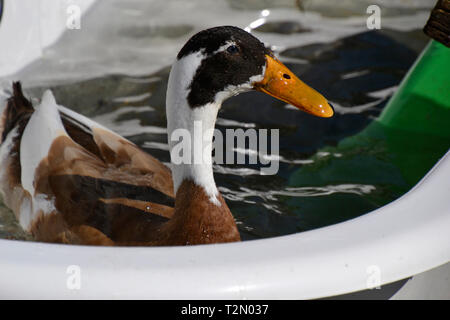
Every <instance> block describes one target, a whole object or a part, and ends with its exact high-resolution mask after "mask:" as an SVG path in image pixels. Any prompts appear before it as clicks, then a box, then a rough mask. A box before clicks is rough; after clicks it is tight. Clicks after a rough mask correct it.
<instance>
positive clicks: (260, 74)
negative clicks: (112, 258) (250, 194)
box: [0, 26, 334, 246]
mask: <svg viewBox="0 0 450 320" xmlns="http://www.w3.org/2000/svg"><path fill="white" fill-rule="evenodd" d="M250 90H256V91H260V92H263V93H265V94H268V95H271V96H273V97H274V98H277V99H279V100H282V101H284V102H285V103H287V104H290V105H293V106H295V107H297V108H298V109H300V110H302V111H304V112H307V113H310V114H312V115H315V116H318V117H323V118H327V117H331V116H332V115H333V113H334V111H333V108H332V106H331V104H330V103H328V101H327V99H326V98H325V97H323V96H322V95H321V94H320V93H318V92H317V91H316V90H314V89H313V88H311V87H309V86H308V85H307V84H305V83H304V82H302V81H301V80H300V79H299V78H298V77H297V76H296V75H295V74H294V73H293V72H292V71H290V70H289V69H288V68H287V67H286V66H285V65H284V64H283V63H282V62H280V60H279V59H278V58H277V57H276V56H275V54H274V53H273V51H272V50H270V49H269V48H268V47H266V46H265V45H264V43H262V42H261V41H260V40H258V39H257V38H256V37H255V36H254V35H252V34H251V33H249V32H247V31H245V30H243V29H240V28H238V27H234V26H219V27H214V28H209V29H206V30H203V31H200V32H198V33H196V34H195V35H193V36H192V37H191V38H190V39H189V40H188V41H187V42H186V43H185V45H184V46H183V47H182V48H181V50H180V51H179V53H178V55H177V56H176V59H175V61H174V63H173V65H172V68H171V71H170V75H169V79H168V86H167V95H166V116H167V131H168V141H169V150H170V151H171V160H172V161H171V162H172V163H171V165H170V168H169V166H167V165H165V164H163V163H162V162H160V161H159V160H158V159H156V158H155V157H153V156H152V155H150V154H149V153H147V152H145V151H143V150H141V149H140V148H139V147H138V146H137V145H136V144H134V143H132V142H130V141H129V140H127V139H125V138H124V137H122V136H120V135H118V134H116V133H115V132H113V131H111V130H109V129H108V128H106V127H104V126H102V125H101V124H99V123H97V122H95V121H93V120H91V119H89V118H87V117H85V116H83V115H81V114H79V113H76V112H74V111H73V110H71V109H70V108H67V107H65V106H62V105H59V104H58V103H57V102H56V100H55V97H54V95H53V94H52V92H51V91H50V90H47V91H45V92H44V94H43V95H42V98H41V99H40V101H38V103H34V105H33V103H32V102H31V100H30V99H29V98H27V97H25V95H24V92H23V90H22V85H21V83H20V82H13V83H12V91H11V94H10V96H9V97H8V99H7V100H6V101H5V103H4V106H3V110H2V114H1V118H0V137H1V145H0V192H1V194H2V196H3V201H4V203H5V205H6V206H8V207H9V208H10V209H11V210H12V211H13V212H14V215H15V217H16V219H17V221H18V223H19V224H20V226H21V227H22V228H23V229H24V231H26V232H27V233H28V234H30V235H31V236H32V238H33V239H34V240H35V241H40V242H49V243H61V244H75V245H103V246H177V245H198V244H212V243H226V242H235V241H240V234H239V231H238V228H237V226H236V222H235V219H234V217H233V215H232V213H231V211H230V209H229V208H228V206H227V204H226V202H225V200H224V198H223V197H222V195H221V194H220V192H219V190H218V188H217V186H216V183H215V181H214V175H213V169H212V161H211V157H212V155H211V154H212V139H213V133H212V132H213V129H214V126H215V122H216V118H217V114H218V111H219V110H220V108H221V106H222V103H223V102H224V101H225V100H226V99H228V98H230V97H232V96H235V95H237V94H240V93H243V92H247V91H250ZM242 112H245V111H244V110H242ZM196 123H200V124H201V125H202V126H201V133H202V134H201V135H195V134H193V133H194V129H195V125H196ZM179 130H185V131H186V132H188V133H191V134H192V137H193V138H192V141H190V142H189V143H187V144H184V147H185V148H187V150H185V149H183V153H184V152H186V154H190V157H191V158H189V159H190V160H192V159H193V157H194V156H195V153H196V152H197V153H198V152H199V151H198V150H197V149H196V148H195V147H194V146H195V145H196V144H197V143H198V142H199V141H198V140H199V139H202V141H203V142H204V143H205V145H204V149H203V158H202V161H200V162H198V161H197V162H194V161H184V162H179V161H178V162H176V163H174V161H173V158H174V154H173V151H174V150H175V149H177V146H179V145H178V144H177V140H176V139H173V135H174V133H175V132H177V131H179ZM200 152H201V151H200Z"/></svg>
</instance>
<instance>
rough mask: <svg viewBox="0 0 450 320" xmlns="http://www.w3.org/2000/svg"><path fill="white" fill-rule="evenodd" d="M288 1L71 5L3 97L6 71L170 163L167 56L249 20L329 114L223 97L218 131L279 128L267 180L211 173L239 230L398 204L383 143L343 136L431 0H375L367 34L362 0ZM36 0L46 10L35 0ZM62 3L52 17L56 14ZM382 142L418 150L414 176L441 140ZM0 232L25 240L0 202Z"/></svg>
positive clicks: (373, 111)
mask: <svg viewBox="0 0 450 320" xmlns="http://www.w3.org/2000/svg"><path fill="white" fill-rule="evenodd" d="M293 3H294V2H292V3H288V1H272V2H270V3H266V2H265V5H267V8H265V9H262V8H260V7H259V6H258V5H256V3H255V2H254V1H242V2H239V3H238V2H235V1H231V0H230V1H217V2H216V4H215V6H210V5H207V3H206V2H205V1H201V0H195V1H190V2H189V5H183V6H180V2H178V1H173V2H170V3H168V2H166V1H152V2H151V3H149V2H146V1H130V2H127V3H124V2H123V1H101V2H97V3H95V4H94V5H93V6H92V9H90V10H88V11H86V12H85V13H84V16H83V18H82V20H81V29H80V30H66V31H65V32H64V33H63V34H62V36H61V37H60V38H59V39H58V40H57V41H56V42H55V43H54V44H52V45H50V46H46V45H45V44H46V43H43V44H41V46H40V47H39V48H40V50H41V55H40V56H39V58H38V59H36V60H35V61H33V62H31V63H29V64H28V65H27V66H26V67H25V68H23V69H20V70H18V71H17V72H16V73H15V74H13V75H7V76H4V77H3V78H1V79H0V84H1V88H3V90H4V92H3V96H5V95H6V94H7V93H6V91H7V90H9V88H10V81H11V80H12V79H20V80H22V82H23V84H24V85H25V87H26V93H27V94H28V95H29V96H30V97H32V98H33V99H34V100H35V101H36V100H37V99H38V98H39V97H40V96H41V94H42V92H43V90H45V89H47V88H49V87H50V88H52V90H53V91H54V93H55V96H56V99H57V101H58V103H59V104H62V105H65V106H67V107H69V108H72V109H74V110H75V111H78V112H80V113H82V114H85V115H87V116H89V117H91V118H93V119H94V120H96V121H98V122H100V123H101V124H103V125H105V126H107V127H109V128H111V129H113V130H115V131H116V132H118V133H119V134H122V135H124V136H125V137H126V138H128V139H130V140H131V141H133V142H135V143H136V144H137V145H139V146H140V147H142V148H143V149H144V150H146V151H148V152H150V153H151V154H152V155H154V156H156V157H157V158H158V159H160V160H162V161H164V162H169V153H168V151H167V148H168V146H167V137H166V118H165V91H166V82H167V77H168V73H169V69H170V64H171V62H172V61H173V59H174V57H175V55H176V52H177V51H178V50H179V48H180V46H181V45H182V44H183V43H184V42H185V41H186V40H187V38H188V37H189V36H190V35H192V34H193V33H194V32H196V31H198V30H201V29H203V28H206V27H210V26H213V25H221V24H234V25H238V26H240V27H248V28H250V29H251V30H252V32H253V33H254V34H255V35H256V36H258V37H259V38H261V39H262V40H263V41H265V42H266V43H267V44H268V45H271V46H272V48H273V49H274V50H275V51H276V52H277V53H278V54H279V55H280V58H281V59H282V60H283V61H284V62H285V63H286V64H287V65H288V67H289V68H291V69H292V70H293V71H294V72H295V73H296V74H299V75H300V77H301V78H302V79H303V80H304V81H305V82H306V83H308V84H310V85H311V86H312V87H314V88H316V89H317V90H318V91H320V92H322V93H324V95H325V96H326V97H327V98H329V99H330V100H331V101H332V103H333V105H334V106H335V108H336V116H335V117H334V118H332V119H318V118H314V117H312V116H309V115H307V114H304V113H302V112H298V111H297V110H292V109H291V108H290V107H289V106H287V105H285V104H284V103H282V102H279V101H276V100H274V99H272V98H271V97H268V96H265V95H263V94H260V93H247V94H242V95H240V96H238V97H235V98H233V99H230V100H228V101H227V102H226V103H225V104H224V106H223V108H222V110H221V112H220V114H219V119H218V121H217V128H218V129H219V130H221V131H222V132H224V131H225V130H226V129H228V128H232V129H238V128H242V129H247V128H255V129H280V156H281V158H280V168H279V171H278V173H277V174H276V175H275V176H263V175H261V174H260V171H259V170H260V168H261V166H259V165H215V167H214V170H215V179H216V182H217V184H218V186H219V189H220V191H221V193H222V194H223V195H224V197H225V198H226V201H227V203H228V205H229V207H230V209H231V211H232V212H233V214H234V216H235V218H236V220H237V223H238V227H239V230H240V233H241V236H242V238H243V239H244V240H251V239H260V238H268V237H275V236H280V235H286V234H293V233H297V232H302V231H307V230H312V229H315V228H320V227H323V226H327V225H332V224H335V223H338V222H341V221H345V220H348V219H351V218H354V217H357V216H359V215H362V214H365V213H367V212H370V211H372V210H374V209H376V208H379V207H381V206H383V205H385V204H387V203H389V202H391V201H393V200H395V199H397V198H398V197H400V196H401V195H402V194H404V193H405V192H406V191H408V190H409V189H410V188H411V187H412V186H413V185H414V184H415V183H416V182H417V180H418V179H416V180H415V181H411V180H408V179H407V178H406V177H405V175H404V173H403V172H402V171H401V170H400V168H399V167H398V166H396V165H395V163H394V162H393V161H392V157H393V155H392V153H391V152H390V151H389V149H388V148H387V144H386V140H385V139H384V138H380V139H364V140H363V141H362V143H359V144H357V145H351V146H349V145H348V144H346V141H347V140H346V139H347V138H348V137H352V136H354V135H355V134H357V133H359V132H361V131H362V130H364V128H367V126H368V125H369V124H371V123H373V119H374V118H375V117H377V116H378V115H379V114H380V112H381V111H382V110H383V108H384V106H385V104H386V102H387V101H388V99H389V98H390V96H391V95H392V93H393V92H394V91H395V90H396V88H397V85H398V84H399V82H400V81H401V79H402V78H403V76H404V75H405V74H406V72H407V70H408V69H409V68H410V67H411V65H412V64H413V62H414V60H415V59H416V58H417V56H418V54H419V53H420V51H421V50H422V49H423V48H424V46H425V45H426V43H427V38H426V37H425V36H424V35H423V34H422V32H421V30H420V28H421V27H422V25H423V24H424V23H425V21H426V18H427V16H428V10H429V8H430V7H431V6H432V5H433V3H432V1H430V2H429V3H425V4H424V3H420V4H418V3H416V2H414V1H411V2H410V3H408V5H404V4H400V3H397V4H396V5H394V6H392V7H386V8H385V7H383V20H382V21H383V28H382V29H381V30H367V27H366V16H367V14H366V12H365V9H364V8H363V5H364V4H365V2H364V1H363V2H362V4H361V3H359V2H347V1H344V2H342V3H341V2H340V4H339V5H337V4H336V5H335V6H334V7H332V8H329V9H330V10H325V9H324V8H325V7H326V6H324V5H318V2H315V4H311V5H306V6H305V8H303V9H302V10H303V11H302V10H299V9H298V8H296V7H292V4H293ZM41 5H42V6H43V7H45V1H44V2H43V3H42V4H41ZM380 6H383V4H382V3H381V2H380ZM49 8H52V9H54V7H53V6H51V7H49ZM62 9H64V8H63V7H61V8H59V9H58V10H56V11H57V12H60V14H61V12H62V14H65V12H64V10H62ZM331 9H332V10H331ZM363 9H364V10H363ZM61 10H62V11H61ZM180 10H181V11H182V12H183V14H181V12H180ZM156 12H158V14H156ZM185 12H189V13H190V14H189V15H187V14H185ZM345 12H347V13H345ZM30 14H31V13H30ZM54 15H55V17H56V18H58V19H59V20H58V19H56V21H60V20H61V16H60V15H58V14H54ZM111 16H115V17H116V18H115V19H110V17H111ZM62 17H65V15H63V16H62ZM199 17H201V18H202V19H199ZM50 18H51V16H47V18H46V19H45V21H49V20H51V19H50ZM36 19H37V18H36ZM41 19H43V18H41ZM47 23H49V22H47ZM56 26H58V23H54V24H53V27H52V28H50V29H52V30H53V29H57V27H56ZM48 29H49V28H43V27H42V28H38V29H36V30H34V32H38V33H39V32H41V33H45V32H46V30H48ZM0 31H1V28H0ZM56 34H58V33H57V32H53V33H52V35H51V36H50V35H46V36H44V37H43V39H51V38H54V37H55V35H56ZM35 38H36V37H34V36H31V39H35ZM37 38H39V37H37ZM30 41H31V40H30ZM24 48H26V49H27V50H29V48H30V46H25V47H24ZM17 50H18V51H20V50H19V49H17ZM25 51H26V50H25ZM0 70H1V68H0ZM0 74H1V72H0ZM242 110H245V112H242ZM395 136H397V137H398V139H399V140H400V142H399V144H403V145H405V146H407V148H404V149H403V151H404V156H405V157H408V156H410V155H415V154H421V155H423V159H424V162H423V163H425V165H424V167H425V168H424V169H423V170H422V171H421V173H420V174H419V178H420V177H422V176H423V175H424V174H425V172H426V171H427V170H428V169H429V168H431V166H432V165H433V164H434V163H435V162H436V161H437V159H439V157H440V156H442V154H443V153H444V152H445V151H446V150H447V149H448V146H449V141H448V139H442V138H440V137H434V136H426V135H421V136H418V137H415V138H414V139H416V138H417V139H419V138H420V139H422V140H429V141H434V142H435V143H434V144H433V146H434V147H432V148H430V147H429V148H426V149H423V148H420V147H418V145H417V144H413V143H410V141H412V140H414V139H411V137H412V136H411V134H410V133H409V132H402V131H400V132H396V133H395ZM0 237H2V238H12V239H30V238H29V237H28V238H27V237H26V235H25V234H24V233H23V232H22V231H21V229H20V227H19V226H18V225H17V223H16V222H15V220H14V218H13V217H12V214H11V212H10V211H9V210H7V209H6V208H5V207H4V205H2V204H0Z"/></svg>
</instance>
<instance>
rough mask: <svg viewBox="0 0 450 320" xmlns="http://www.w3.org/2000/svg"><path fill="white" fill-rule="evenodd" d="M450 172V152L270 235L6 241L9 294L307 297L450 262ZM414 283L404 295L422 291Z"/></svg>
mask: <svg viewBox="0 0 450 320" xmlns="http://www.w3.org/2000/svg"><path fill="white" fill-rule="evenodd" d="M449 177H450V152H448V153H447V154H446V156H445V157H443V159H441V161H440V162H439V163H438V164H436V165H435V166H434V168H433V169H432V170H431V171H430V172H429V173H428V175H427V176H426V177H424V178H423V179H422V181H421V182H420V183H419V184H418V185H417V186H416V187H415V188H413V189H412V190H411V191H409V192H408V193H407V194H405V195H404V196H403V197H401V198H399V199H398V200H396V201H394V202H392V203H390V204H388V205H386V206H384V207H382V208H380V209H378V210H375V211H373V212H370V213H368V214H365V215H363V216H361V217H358V218H355V219H352V220H349V221H346V222H343V223H339V224H336V225H332V226H329V227H325V228H320V229H317V230H312V231H308V232H303V233H299V234H294V235H289V236H283V237H277V238H272V239H265V240H254V241H247V242H241V243H233V244H218V245H201V246H192V247H150V248H142V247H135V248H134V247H133V248H119V247H112V248H109V247H89V246H68V245H56V244H43V243H33V242H21V241H11V240H0V255H1V260H0V297H1V298H65V299H66V298H67V299H72V298H73V299H81V298H112V299H114V298H125V299H128V298H136V299H140V298H148V299H283V298H284V299H299V298H321V297H328V296H334V295H340V294H345V293H350V292H353V291H359V290H365V289H367V288H368V286H375V285H378V284H379V285H383V284H387V283H391V282H394V281H397V280H401V279H405V278H409V277H413V276H416V275H419V274H420V273H422V272H425V271H427V270H430V269H433V268H436V267H438V266H440V265H443V264H446V263H448V262H449V260H450V201H449V198H448V197H449V191H450V179H449ZM69 266H76V267H75V269H73V267H69ZM73 270H75V271H73ZM440 270H441V272H440V273H439V274H440V276H438V277H443V278H442V279H440V281H435V282H433V283H434V284H436V283H438V284H439V285H438V286H437V287H436V292H435V293H434V295H433V297H435V298H436V297H438V298H439V297H440V298H450V296H449V295H450V281H449V271H450V268H449V267H448V264H447V266H446V267H443V268H441V269H440ZM73 272H75V273H73ZM74 276H79V282H75V283H76V284H79V286H77V285H75V286H73V283H72V282H71V281H72V280H73V277H74ZM422 277H424V276H423V275H422ZM434 278H436V276H435V277H434ZM68 282H69V283H68ZM407 285H408V284H407ZM413 287H414V286H413ZM419 287H420V286H419ZM405 288H407V286H405ZM421 288H423V286H422V287H421ZM374 290H376V289H374ZM423 290H424V291H423V292H422V293H423V294H424V293H425V292H428V293H427V294H428V295H429V294H430V293H429V292H430V290H431V292H432V293H433V288H424V289H423ZM413 291H414V292H412V293H411V292H409V293H408V292H407V293H403V295H406V296H408V295H409V297H417V298H420V297H422V296H421V292H420V290H418V289H417V288H416V289H414V288H413ZM399 295H400V297H401V294H400V293H399Z"/></svg>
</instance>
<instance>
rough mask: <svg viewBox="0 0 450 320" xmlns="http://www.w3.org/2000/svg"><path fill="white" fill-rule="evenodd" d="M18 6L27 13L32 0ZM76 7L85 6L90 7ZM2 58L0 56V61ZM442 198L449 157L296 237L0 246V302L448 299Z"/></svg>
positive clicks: (448, 184)
mask: <svg viewBox="0 0 450 320" xmlns="http://www.w3.org/2000/svg"><path fill="white" fill-rule="evenodd" d="M26 2H27V3H28V4H27V5H32V6H34V5H35V3H36V2H37V1H36V2H35V1H34V0H32V1H28V0H27V1H26ZM44 2H45V1H44ZM78 2H80V3H83V5H85V6H89V5H90V4H92V2H93V1H90V0H87V1H81V0H80V1H78ZM14 3H15V2H14ZM8 4H10V5H12V4H13V2H11V1H9V3H7V4H6V5H8ZM41 4H42V3H41ZM15 8H16V11H14V10H13V11H11V12H10V13H8V14H7V15H5V14H4V17H3V19H9V21H10V22H11V21H15V20H14V19H13V18H12V16H13V15H16V16H17V14H19V13H20V14H28V13H24V12H20V10H19V9H18V7H15ZM29 19H31V20H30V21H33V20H32V19H33V18H32V17H30V18H29ZM36 21H37V20H36ZM36 23H39V21H38V22H36ZM48 23H50V22H48ZM57 25H60V24H57ZM11 27H14V25H11ZM50 29H51V28H50ZM9 30H11V29H9ZM52 30H53V29H52ZM24 32H25V31H24ZM28 32H32V30H31V31H30V30H28ZM61 32H62V31H61V30H60V31H58V30H56V29H54V32H52V34H51V35H48V36H46V37H44V38H39V37H37V38H36V37H35V35H34V36H33V34H30V35H29V37H30V39H31V40H30V41H34V40H35V39H41V40H39V41H42V42H40V43H36V46H35V47H30V50H29V51H27V56H26V57H21V58H20V59H19V58H17V57H16V56H14V57H12V56H11V57H9V58H10V61H11V63H10V64H6V63H5V64H3V65H2V64H1V63H0V76H4V75H7V74H10V73H11V72H14V71H16V70H18V69H20V68H22V67H23V66H24V65H25V64H27V63H29V62H30V61H32V60H34V59H37V58H38V57H39V56H40V53H41V51H40V50H41V48H42V46H43V45H48V44H49V43H51V42H52V41H54V40H55V39H56V38H57V37H58V36H59V35H60V34H61ZM24 34H27V33H26V32H25V33H24ZM8 35H9V36H8ZM11 35H12V34H11V33H10V31H8V30H7V29H5V28H3V29H0V38H2V39H4V38H6V37H9V38H10V42H11V43H16V41H14V39H12V38H11ZM36 41H37V40H36ZM8 52H9V53H8ZM10 53H11V52H10V51H5V50H0V61H3V62H4V61H7V60H4V59H7V58H8V56H7V55H8V54H10ZM13 58H14V59H13ZM15 58H17V59H15ZM449 197H450V152H448V153H447V154H446V155H445V156H444V157H443V158H442V159H441V161H440V162H439V163H438V164H436V165H435V166H434V168H433V169H432V170H431V171H430V172H429V174H428V175H427V176H426V177H424V178H423V179H422V181H421V182H420V183H419V184H418V185H417V186H416V187H415V188H413V189H412V190H411V191H410V192H408V193H407V194H405V195H404V196H403V197H401V198H400V199H398V200H396V201H394V202H392V203H390V204H388V205H386V206H384V207H382V208H380V209H378V210H375V211H373V212H371V213H368V214H365V215H363V216H361V217H358V218H355V219H352V220H349V221H346V222H343V223H339V224H336V225H332V226H329V227H325V228H321V229H317V230H312V231H308V232H303V233H300V234H295V235H289V236H283V237H277V238H272V239H265V240H254V241H247V242H241V243H233V244H219V245H203V246H192V247H149V248H142V247H139V248H138V247H136V248H119V247H113V248H109V247H88V246H68V245H56V244H44V243H36V242H21V241H12V240H0V298H38V299H43V298H64V299H82V298H83V299H84V298H137V299H140V298H147V299H197V298H198V299H260V298H261V299H265V298H267V299H282V298H286V299H299V298H323V297H330V296H336V295H343V294H348V293H350V292H355V291H361V290H366V291H365V292H364V293H361V296H364V295H366V296H367V293H368V292H369V293H373V296H376V293H377V292H382V291H383V289H381V290H377V289H373V290H371V291H367V289H368V287H373V286H383V285H385V284H388V283H392V282H395V281H399V280H402V279H408V278H410V277H413V278H412V280H410V281H408V282H407V283H406V284H405V285H404V283H403V282H400V283H398V285H397V287H396V288H395V290H394V292H395V291H396V293H395V295H394V296H393V298H399V299H400V298H429V297H433V298H447V299H450V264H449V263H448V262H449V261H450V199H449ZM439 266H441V267H439ZM437 267H439V268H437ZM430 269H433V270H431V271H428V272H426V271H427V270H430ZM383 288H386V286H384V287H383ZM399 288H400V289H399ZM398 289H399V290H398ZM394 292H391V293H390V294H387V295H386V294H385V295H384V296H383V297H384V298H386V297H392V295H393V294H394ZM352 297H353V298H357V297H358V295H354V296H352Z"/></svg>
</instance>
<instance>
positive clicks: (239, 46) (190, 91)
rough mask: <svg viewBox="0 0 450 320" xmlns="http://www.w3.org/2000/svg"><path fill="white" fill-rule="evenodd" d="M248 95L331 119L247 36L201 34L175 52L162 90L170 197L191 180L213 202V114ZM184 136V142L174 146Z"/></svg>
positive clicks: (318, 98)
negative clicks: (229, 101) (164, 91)
mask: <svg viewBox="0 0 450 320" xmlns="http://www.w3.org/2000/svg"><path fill="white" fill-rule="evenodd" d="M252 89H254V90H258V91H262V92H264V93H267V94H269V95H271V96H274V97H276V98H278V99H280V100H282V101H284V102H286V103H289V104H292V105H294V106H296V107H297V108H299V109H301V110H303V111H305V112H308V113H310V114H313V115H316V116H319V117H331V116H332V115H333V109H332V108H331V106H330V105H329V104H328V102H327V100H326V99H325V98H324V97H323V96H322V95H321V94H320V93H318V92H317V91H315V90H314V89H312V88H310V87H309V86H307V85H306V84H305V83H303V82H302V81H301V80H300V79H298V78H297V77H296V76H295V75H294V74H293V73H292V72H291V71H290V70H289V69H288V68H287V67H286V66H284V65H283V64H282V63H281V62H280V61H278V60H277V59H276V58H275V56H274V54H273V53H272V51H270V50H269V49H267V48H266V47H265V46H264V44H263V43H262V42H260V41H259V40H258V39H256V38H255V37H254V36H252V35H251V34H250V33H248V32H246V31H244V30H242V29H239V28H236V27H230V26H225V27H216V28H212V29H207V30H204V31H201V32H199V33H197V34H196V35H194V36H193V37H192V38H191V39H190V40H189V41H188V42H187V43H186V44H185V45H184V47H183V48H182V49H181V51H180V52H179V54H178V56H177V59H176V61H175V63H174V64H173V65H172V70H171V71H170V76H169V82H168V88H167V97H166V111H167V112H166V113H167V129H168V135H169V147H170V151H171V161H172V164H173V166H172V176H173V180H174V190H175V193H176V192H177V190H178V188H179V186H180V185H181V183H182V181H183V180H185V179H191V180H193V181H194V182H195V183H196V184H197V185H200V186H202V187H203V188H204V190H205V191H206V192H207V193H208V195H209V196H210V198H211V199H215V197H216V194H217V193H218V191H217V189H216V186H215V183H214V177H213V171H212V167H211V150H212V145H211V144H212V142H211V141H212V138H213V130H214V125H215V121H216V117H217V112H218V110H219V108H220V106H221V105H222V102H223V101H224V100H225V99H227V98H229V97H231V96H233V95H237V94H239V93H241V92H245V91H249V90H252ZM186 131H187V132H188V133H189V135H188V137H187V138H186V139H181V140H180V136H182V132H186ZM197 132H199V133H200V134H196V133H197ZM180 141H182V143H180ZM180 146H181V147H182V148H181V150H182V152H180ZM199 146H202V147H199ZM181 154H182V156H181V157H179V155H181ZM179 158H182V159H181V160H180V159H179ZM176 159H178V160H176ZM197 159H199V160H200V161H198V160H197ZM213 202H214V201H213Z"/></svg>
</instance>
